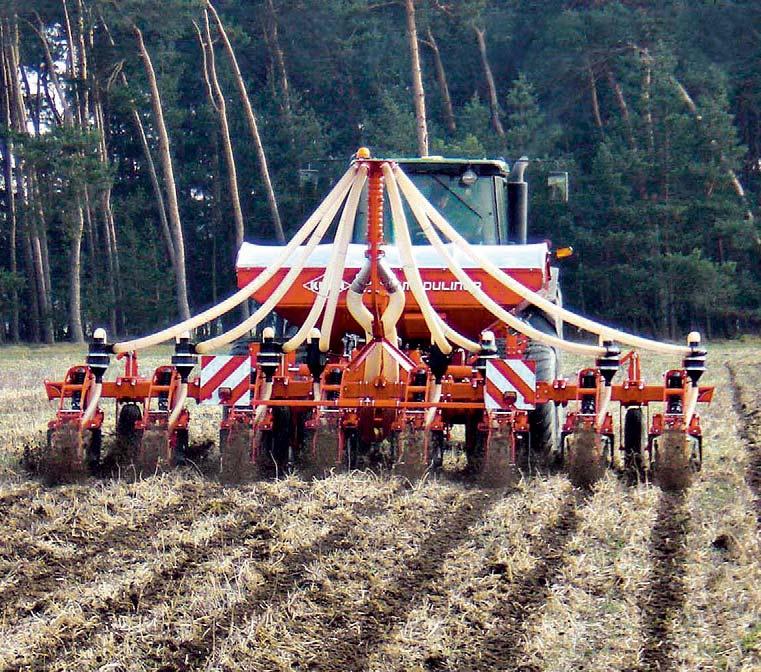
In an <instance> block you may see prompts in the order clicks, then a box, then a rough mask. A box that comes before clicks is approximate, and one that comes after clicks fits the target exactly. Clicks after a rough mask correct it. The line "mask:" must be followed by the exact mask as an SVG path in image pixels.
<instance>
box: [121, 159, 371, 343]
mask: <svg viewBox="0 0 761 672" xmlns="http://www.w3.org/2000/svg"><path fill="white" fill-rule="evenodd" d="M356 170H357V169H356V167H354V166H352V167H351V168H349V170H348V171H346V173H345V174H344V175H343V177H342V178H341V179H340V180H339V181H338V182H337V183H336V185H335V186H334V187H333V189H332V190H331V191H330V193H329V194H328V195H327V196H326V197H325V200H324V201H323V202H322V203H320V205H319V206H318V207H317V209H316V210H315V211H314V213H313V214H312V215H311V216H310V217H309V219H307V221H306V222H305V223H304V226H302V227H301V228H300V229H299V230H298V231H297V232H296V234H295V235H294V236H293V238H292V239H291V241H290V242H289V243H288V244H287V245H286V246H285V247H284V248H282V249H281V250H280V252H279V254H278V255H277V256H276V258H275V260H274V261H273V262H272V263H271V264H270V265H269V266H268V267H267V268H266V269H264V271H262V272H261V273H260V274H259V275H258V276H257V277H256V278H254V279H253V280H252V281H251V282H250V283H248V284H247V285H246V286H245V287H242V288H241V289H239V290H238V291H237V292H235V294H232V295H231V296H229V297H228V298H227V299H225V300H224V301H222V303H218V304H217V305H216V306H212V307H211V308H208V309H207V310H205V311H203V312H202V313H199V314H198V315H195V316H193V317H191V318H190V319H188V320H185V321H183V322H180V323H179V324H176V325H174V326H173V327H168V328H167V329H163V330H162V331H158V332H156V333H155V334H151V335H149V336H143V337H142V338H136V339H133V340H130V341H122V342H121V343H115V344H114V346H113V352H115V353H117V354H118V353H122V352H131V351H133V350H142V349H143V348H149V347H151V346H153V345H158V344H159V343H163V342H164V341H168V340H170V339H172V338H175V337H176V336H179V335H180V334H181V333H182V332H184V331H189V330H191V329H195V328H197V327H200V326H201V325H202V324H206V323H207V322H211V320H215V319H216V318H218V317H219V316H220V315H223V314H225V313H227V312H229V311H231V310H232V309H233V308H235V307H237V306H239V305H240V304H241V303H243V302H244V301H246V300H247V299H249V298H251V295H252V294H253V293H254V292H257V291H259V290H260V289H261V288H262V287H264V285H265V284H267V282H269V281H270V280H271V279H272V276H273V275H275V273H276V272H277V271H278V270H279V269H280V268H281V267H282V265H283V263H285V261H286V260H287V259H288V257H290V256H291V254H293V252H294V250H295V249H296V248H297V247H298V246H299V245H301V244H302V243H303V242H304V241H305V240H306V238H307V236H309V234H311V233H312V232H313V231H314V229H315V228H316V227H317V226H318V225H319V224H320V223H321V222H322V221H323V219H324V218H325V217H326V214H329V213H330V212H333V216H335V212H336V211H337V210H338V208H337V207H336V203H338V204H339V205H340V203H342V202H343V200H344V199H345V198H346V194H347V193H348V192H349V189H350V188H351V185H352V183H353V181H354V177H355V174H356ZM331 219H332V217H331Z"/></svg>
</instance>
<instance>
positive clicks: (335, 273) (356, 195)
mask: <svg viewBox="0 0 761 672" xmlns="http://www.w3.org/2000/svg"><path fill="white" fill-rule="evenodd" d="M366 180H367V166H360V169H359V171H358V173H357V176H356V178H355V180H354V184H353V185H352V188H351V191H350V192H349V198H348V199H347V201H346V205H345V206H344V211H343V212H342V213H341V219H340V221H339V223H338V228H337V229H336V236H335V239H334V243H333V249H332V251H331V254H330V260H329V261H328V265H327V267H326V269H325V277H324V278H323V281H322V282H321V283H320V288H319V291H318V292H317V298H316V299H315V301H314V303H313V304H312V308H311V309H310V310H309V314H308V315H307V317H306V319H305V320H304V323H303V324H302V325H301V327H300V328H299V330H298V331H297V332H296V334H295V335H294V336H293V338H290V339H289V340H288V341H286V342H285V343H283V352H293V351H294V350H296V348H298V347H299V346H300V345H301V344H302V343H303V342H304V341H305V340H306V339H307V338H308V336H309V334H310V332H311V331H312V329H313V328H314V325H315V324H317V320H318V319H319V318H320V314H321V313H322V309H323V308H324V307H325V303H326V301H327V304H328V307H327V309H326V310H325V317H324V318H323V321H322V329H321V336H320V349H321V350H322V344H323V341H326V342H327V344H328V347H329V346H330V332H331V330H332V328H333V318H334V317H335V314H336V304H337V303H338V295H339V294H340V293H341V283H342V282H343V271H344V267H345V266H346V252H347V250H348V249H349V243H350V242H351V238H352V234H353V233H354V220H355V219H356V217H357V208H358V207H359V199H360V196H361V195H362V189H364V186H365V182H366ZM331 305H332V312H329V311H330V309H331ZM327 350H328V348H327V347H326V348H325V350H323V352H327Z"/></svg>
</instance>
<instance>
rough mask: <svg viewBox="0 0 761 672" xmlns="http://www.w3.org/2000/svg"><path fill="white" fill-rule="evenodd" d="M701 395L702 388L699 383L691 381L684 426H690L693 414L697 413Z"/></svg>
mask: <svg viewBox="0 0 761 672" xmlns="http://www.w3.org/2000/svg"><path fill="white" fill-rule="evenodd" d="M699 395H700V388H699V387H698V386H697V385H693V384H692V383H690V387H689V388H688V390H687V400H686V401H687V403H686V404H685V409H684V426H685V428H687V427H689V426H690V422H691V421H692V416H693V415H695V409H696V407H697V405H698V396H699Z"/></svg>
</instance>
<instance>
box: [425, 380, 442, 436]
mask: <svg viewBox="0 0 761 672" xmlns="http://www.w3.org/2000/svg"><path fill="white" fill-rule="evenodd" d="M440 399H441V383H434V384H433V387H432V388H431V393H430V395H429V397H428V403H430V404H438V403H439V400H440ZM437 410H438V407H436V406H431V407H430V408H429V409H428V410H427V411H426V412H425V428H426V429H428V428H429V427H430V426H431V425H432V424H433V421H434V420H435V419H436V411H437Z"/></svg>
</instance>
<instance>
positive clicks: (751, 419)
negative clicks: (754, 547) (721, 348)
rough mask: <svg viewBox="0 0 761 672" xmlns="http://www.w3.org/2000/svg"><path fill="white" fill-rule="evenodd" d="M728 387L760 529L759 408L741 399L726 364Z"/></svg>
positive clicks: (733, 373) (741, 391) (740, 389)
mask: <svg viewBox="0 0 761 672" xmlns="http://www.w3.org/2000/svg"><path fill="white" fill-rule="evenodd" d="M726 367H727V372H728V374H729V385H730V387H731V388H732V405H733V406H734V409H735V413H737V419H738V421H739V424H740V427H739V430H740V431H739V433H740V438H741V439H742V442H743V443H744V444H745V450H746V452H747V454H748V468H747V471H746V475H745V480H746V482H747V483H748V486H749V487H750V489H751V490H752V491H753V497H754V499H755V509H756V526H757V527H758V528H759V529H761V408H759V407H749V404H747V403H746V402H745V401H744V399H743V397H744V389H743V386H742V385H741V384H740V382H739V381H738V379H737V373H736V371H735V368H734V367H733V366H732V365H731V364H729V363H727V364H726Z"/></svg>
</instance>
